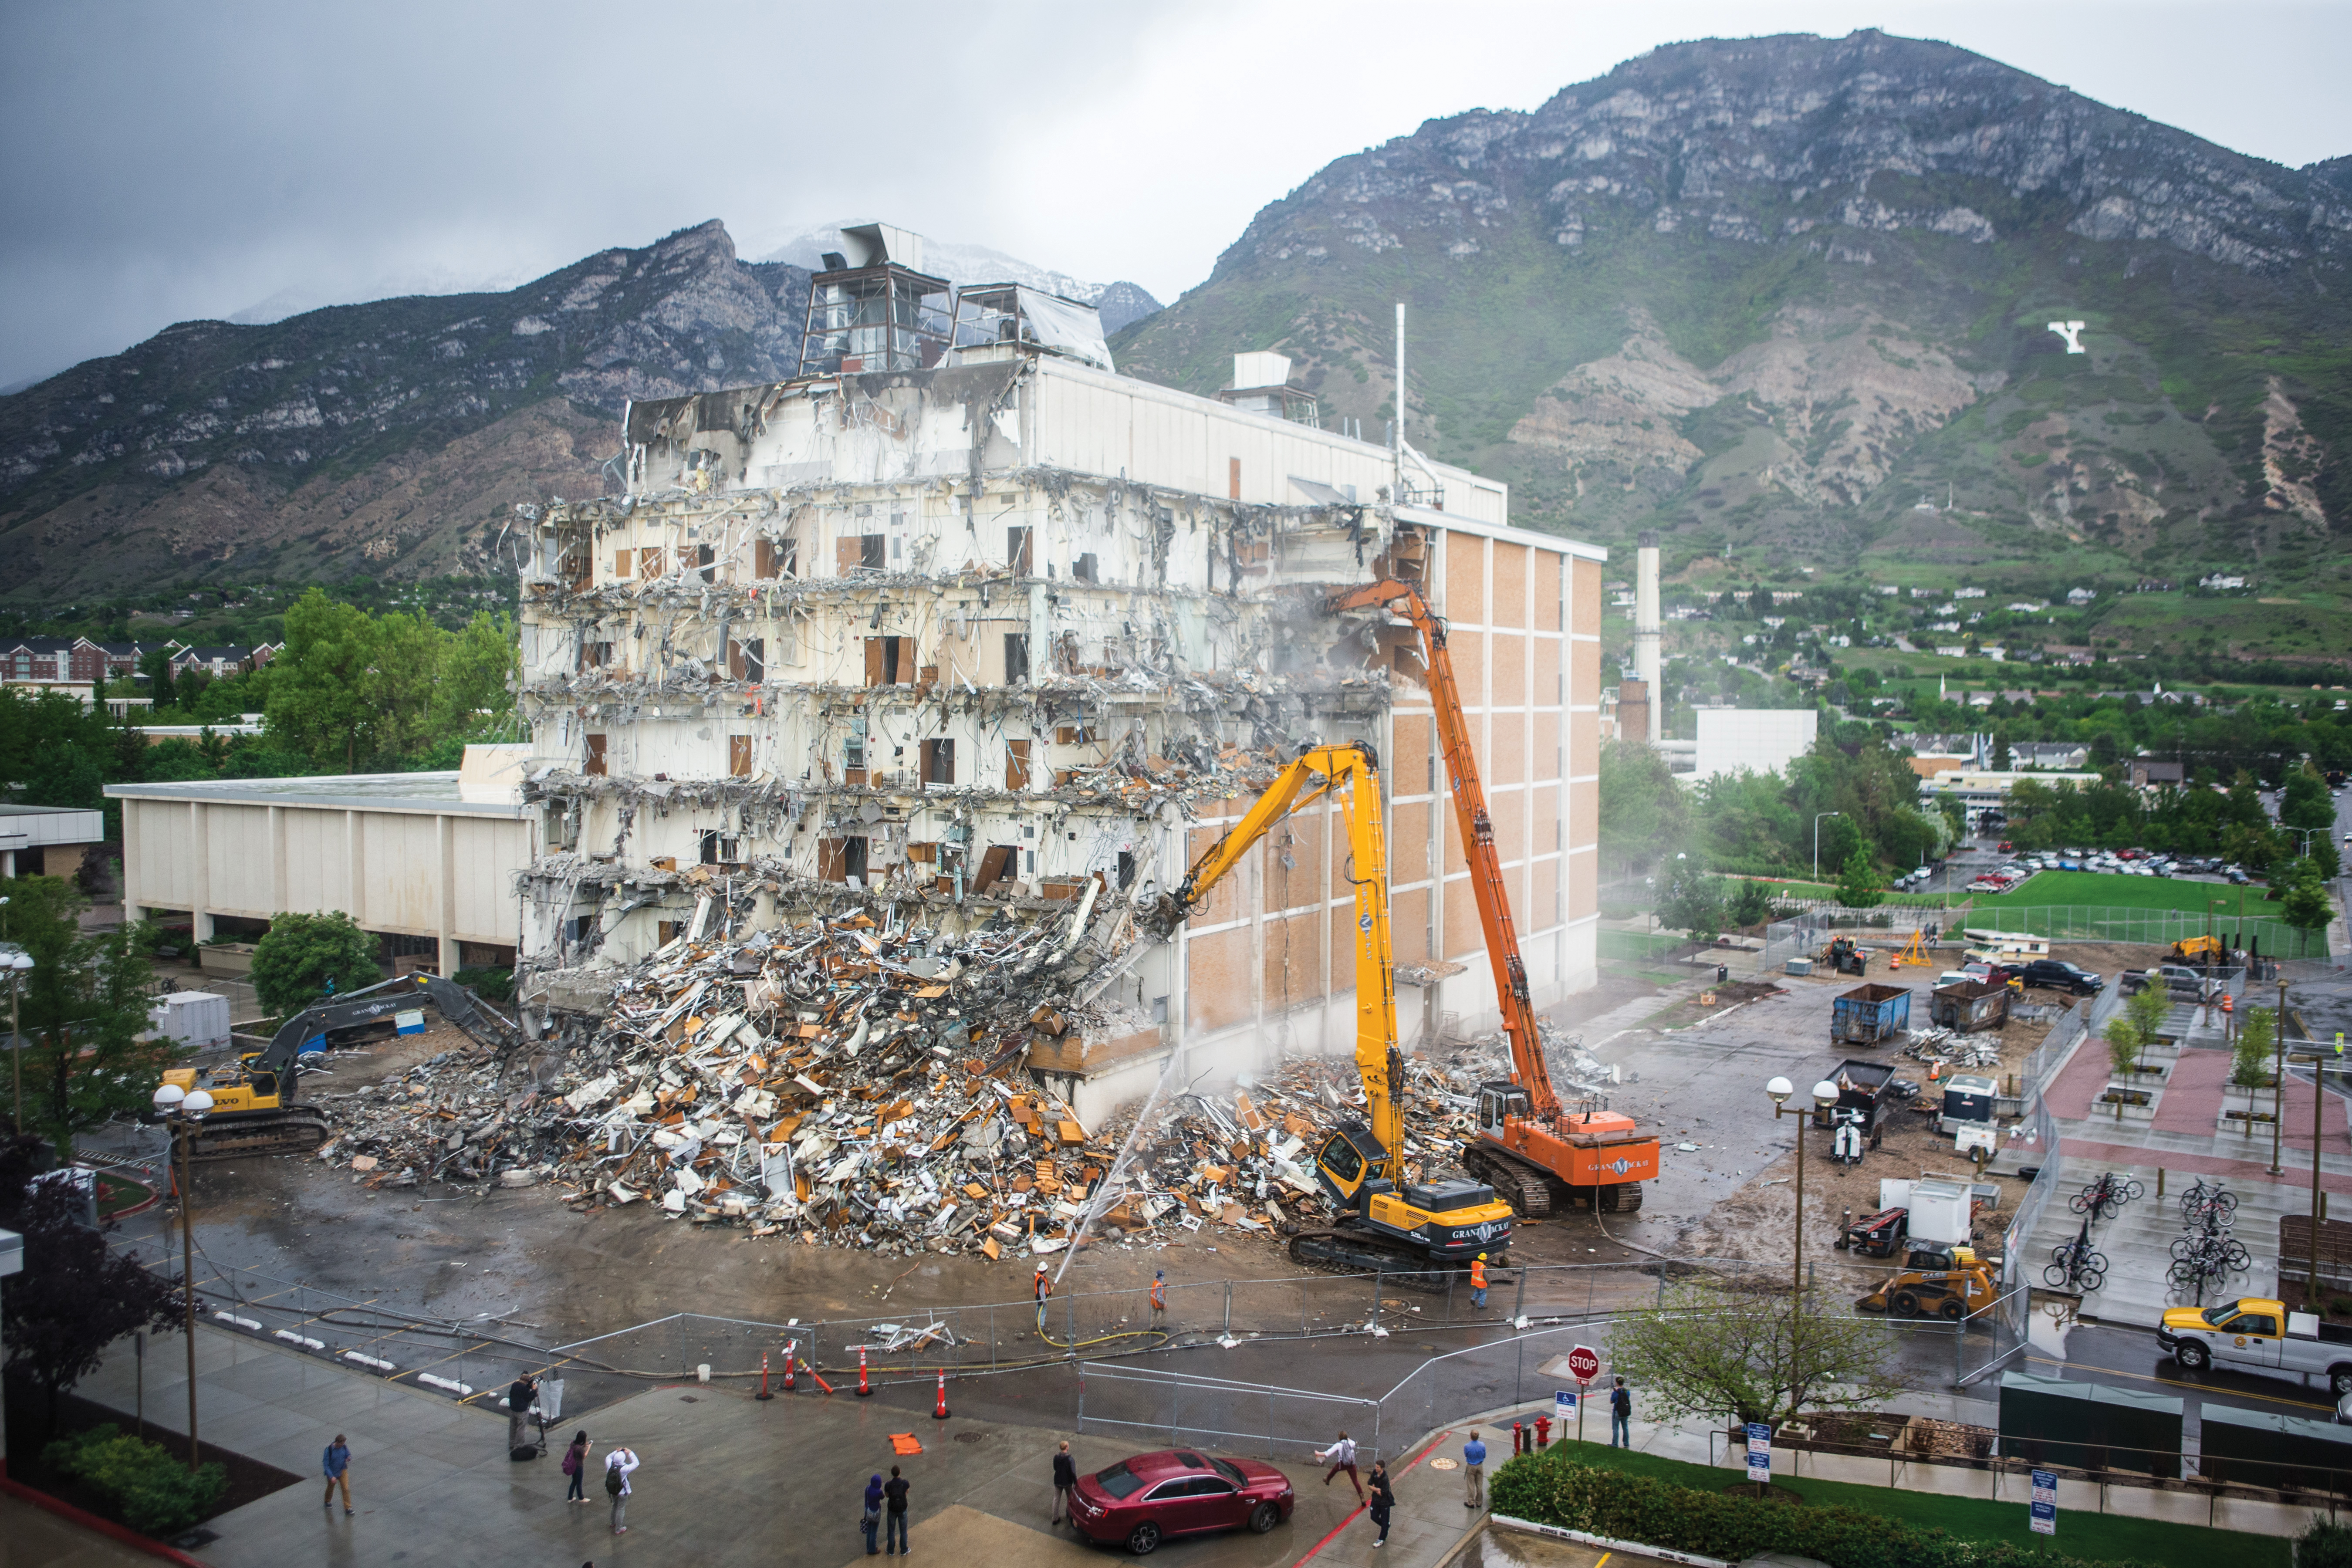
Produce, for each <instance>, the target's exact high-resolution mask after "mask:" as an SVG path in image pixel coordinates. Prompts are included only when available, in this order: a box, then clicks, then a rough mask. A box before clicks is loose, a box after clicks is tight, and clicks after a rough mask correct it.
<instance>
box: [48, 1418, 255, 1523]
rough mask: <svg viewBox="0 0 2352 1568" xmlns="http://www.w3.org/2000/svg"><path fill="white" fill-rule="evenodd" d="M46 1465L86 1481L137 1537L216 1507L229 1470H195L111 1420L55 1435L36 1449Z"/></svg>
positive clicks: (213, 1467) (199, 1516)
mask: <svg viewBox="0 0 2352 1568" xmlns="http://www.w3.org/2000/svg"><path fill="white" fill-rule="evenodd" d="M41 1458H42V1459H43V1460H44V1461H45V1462H46V1463H47V1465H48V1467H49V1468H51V1469H53V1470H57V1471H60V1472H62V1473H63V1474H66V1475H68V1476H72V1477H74V1478H75V1479H78V1480H82V1481H87V1482H89V1485H90V1486H91V1487H93V1488H95V1489H97V1490H98V1491H99V1492H100V1493H102V1494H103V1495H104V1496H105V1497H106V1499H107V1500H108V1501H110V1503H111V1504H112V1505H113V1506H114V1509H115V1511H116V1512H118V1513H120V1514H121V1517H122V1522H123V1523H125V1524H127V1525H129V1526H130V1527H131V1529H133V1530H135V1531H139V1532H140V1533H142V1535H172V1534H176V1533H177V1532H178V1531H183V1530H185V1529H186V1528H187V1527H188V1526H190V1525H192V1524H194V1523H195V1522H196V1521H198V1520H200V1519H203V1518H204V1517H205V1515H207V1514H209V1513H211V1512H212V1510H214V1509H215V1508H216V1507H217V1506H219V1503H220V1500H221V1498H222V1496H223V1495H224V1494H225V1493H226V1492H227V1490H228V1472H227V1471H226V1470H225V1469H223V1468H221V1467H220V1466H218V1465H201V1466H199V1467H197V1468H196V1470H195V1472H194V1474H190V1473H189V1470H188V1467H187V1466H186V1464H184V1462H183V1461H181V1460H179V1459H176V1458H173V1457H172V1455H171V1454H170V1453H168V1452H166V1451H165V1450H164V1448H163V1447H162V1446H161V1445H160V1444H155V1443H149V1442H143V1441H142V1440H141V1439H139V1438H137V1437H133V1436H128V1435H126V1434H124V1433H122V1432H121V1431H119V1430H117V1429H116V1428H115V1427H114V1426H112V1425H111V1424H108V1425H106V1426H92V1427H91V1428H90V1429H89V1430H88V1431H87V1432H80V1433H77V1434H76V1435H74V1436H70V1437H60V1438H59V1439H58V1440H57V1441H56V1442H54V1443H52V1444H50V1445H49V1446H48V1447H47V1448H45V1449H43V1450H42V1451H41Z"/></svg>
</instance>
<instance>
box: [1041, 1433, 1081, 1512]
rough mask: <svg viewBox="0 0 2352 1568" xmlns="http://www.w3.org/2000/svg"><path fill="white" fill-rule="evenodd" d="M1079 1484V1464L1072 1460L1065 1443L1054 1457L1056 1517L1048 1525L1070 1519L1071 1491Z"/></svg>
mask: <svg viewBox="0 0 2352 1568" xmlns="http://www.w3.org/2000/svg"><path fill="white" fill-rule="evenodd" d="M1077 1484H1078V1462H1077V1461H1076V1459H1073V1458H1070V1446H1069V1444H1067V1443H1064V1444H1063V1445H1062V1447H1061V1448H1060V1450H1059V1451H1058V1452H1056V1453H1055V1456H1054V1516H1053V1518H1051V1519H1049V1520H1047V1521H1046V1522H1047V1523H1048V1524H1059V1523H1061V1522H1062V1521H1064V1520H1066V1519H1067V1518H1069V1517H1070V1489H1071V1488H1072V1487H1074V1486H1076V1485H1077Z"/></svg>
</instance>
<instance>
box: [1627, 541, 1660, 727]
mask: <svg viewBox="0 0 2352 1568" xmlns="http://www.w3.org/2000/svg"><path fill="white" fill-rule="evenodd" d="M1634 562H1635V565H1634V576H1633V679H1636V680H1640V681H1643V682H1644V683H1645V684H1646V685H1647V686H1648V687H1649V689H1650V734H1649V741H1650V743H1651V744H1652V745H1655V744H1657V743H1658V741H1659V740H1660V739H1661V738H1662V736H1663V735H1664V731H1663V729H1662V728H1661V726H1660V720H1661V719H1662V718H1663V717H1664V714H1665V710H1666V694H1665V693H1664V691H1663V690H1661V689H1659V686H1658V536H1657V535H1656V534H1655V533H1644V534H1643V535H1642V539H1641V549H1640V552H1638V553H1637V554H1636V555H1635V557H1634Z"/></svg>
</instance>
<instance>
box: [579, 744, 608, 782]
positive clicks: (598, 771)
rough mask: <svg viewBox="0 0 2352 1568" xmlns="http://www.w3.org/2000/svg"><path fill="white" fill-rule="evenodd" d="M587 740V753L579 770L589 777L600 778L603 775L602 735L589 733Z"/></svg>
mask: <svg viewBox="0 0 2352 1568" xmlns="http://www.w3.org/2000/svg"><path fill="white" fill-rule="evenodd" d="M587 742H588V754H587V756H586V757H585V758H584V759H583V760H582V762H581V764H580V771H581V772H582V773H585V774H587V775H588V776H589V777H590V778H595V779H601V778H603V777H604V736H602V735H590V736H588V737H587Z"/></svg>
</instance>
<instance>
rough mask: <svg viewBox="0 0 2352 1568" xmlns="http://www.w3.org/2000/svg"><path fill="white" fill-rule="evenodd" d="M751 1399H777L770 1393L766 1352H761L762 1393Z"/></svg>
mask: <svg viewBox="0 0 2352 1568" xmlns="http://www.w3.org/2000/svg"><path fill="white" fill-rule="evenodd" d="M751 1397H752V1398H754V1399H773V1398H774V1397H775V1395H774V1394H772V1393H770V1392H769V1391H768V1352H766V1351H761V1352H760V1392H759V1393H757V1394H753V1395H751Z"/></svg>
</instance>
